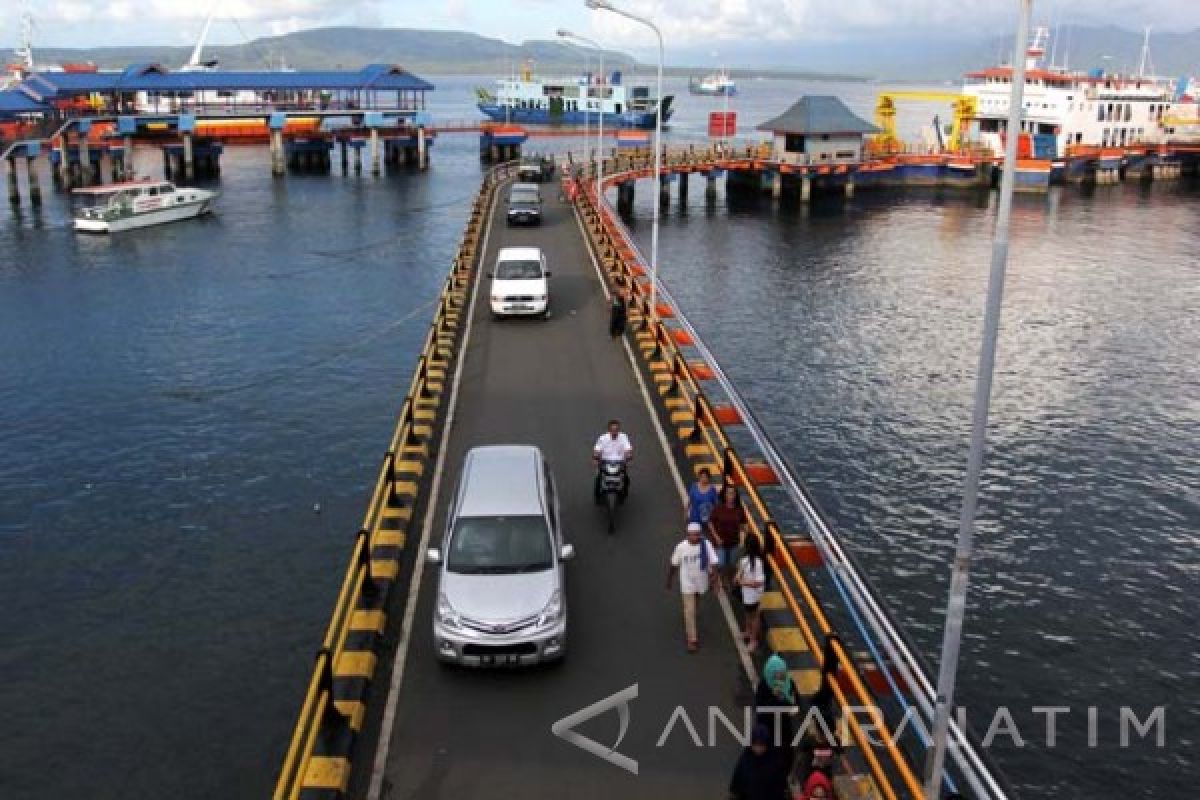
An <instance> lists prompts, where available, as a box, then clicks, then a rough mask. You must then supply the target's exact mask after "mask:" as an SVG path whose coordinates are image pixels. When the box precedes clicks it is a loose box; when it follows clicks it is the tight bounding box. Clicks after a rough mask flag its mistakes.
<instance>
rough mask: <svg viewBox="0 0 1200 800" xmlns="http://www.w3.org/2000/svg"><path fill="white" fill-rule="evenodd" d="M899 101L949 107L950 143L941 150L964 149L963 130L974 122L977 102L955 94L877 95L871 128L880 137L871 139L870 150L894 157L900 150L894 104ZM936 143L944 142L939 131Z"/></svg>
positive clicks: (891, 93) (968, 97) (965, 133)
mask: <svg viewBox="0 0 1200 800" xmlns="http://www.w3.org/2000/svg"><path fill="white" fill-rule="evenodd" d="M899 100H912V101H916V102H922V101H933V102H948V103H950V104H951V106H952V108H953V110H954V123H953V125H952V126H951V128H950V139H949V141H948V142H945V145H944V146H946V147H948V148H949V149H951V150H961V149H963V148H964V147H965V146H966V144H967V128H968V126H969V125H970V123H971V120H973V119H975V115H976V112H977V109H978V99H977V98H975V97H974V96H973V95H969V94H959V93H957V92H915V91H914V92H880V93H879V97H878V98H877V99H876V101H875V124H876V125H877V126H878V127H879V129H880V130H881V131H882V133H879V134H878V135H876V137H875V141H874V145H873V146H874V149H875V150H876V151H878V152H884V153H894V152H896V151H898V150H899V149H900V139H899V137H897V136H896V102H897V101H899ZM938 140H939V141H944V140H943V139H942V134H941V131H940V130H939V131H938Z"/></svg>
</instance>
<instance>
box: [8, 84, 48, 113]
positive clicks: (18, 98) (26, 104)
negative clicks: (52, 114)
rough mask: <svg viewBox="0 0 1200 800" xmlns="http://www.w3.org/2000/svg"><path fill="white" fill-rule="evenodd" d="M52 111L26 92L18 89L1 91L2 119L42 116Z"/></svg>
mask: <svg viewBox="0 0 1200 800" xmlns="http://www.w3.org/2000/svg"><path fill="white" fill-rule="evenodd" d="M49 110H50V109H49V108H48V107H47V106H46V105H45V104H44V103H39V102H38V101H37V100H35V99H33V98H32V97H30V96H29V95H27V94H26V93H25V92H20V91H17V90H16V89H5V90H3V91H0V119H9V118H12V117H16V116H20V115H22V114H41V113H44V112H46V111H49Z"/></svg>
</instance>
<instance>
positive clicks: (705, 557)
mask: <svg viewBox="0 0 1200 800" xmlns="http://www.w3.org/2000/svg"><path fill="white" fill-rule="evenodd" d="M676 572H678V573H679V592H680V595H681V596H682V598H683V629H684V634H685V635H686V637H687V649H688V652H689V653H694V652H696V650H697V649H699V647H700V639H699V636H698V635H697V632H696V601H697V599H698V598H699V597H700V596H701V595H703V594H705V593H706V592H707V591H708V586H709V583H710V582H715V583H717V584H718V585H719V584H720V577H719V574H718V573H717V554H716V551H715V550H713V546H712V543H711V542H709V541H708V540H707V539H705V538H704V528H703V527H702V526H701V525H700V523H698V522H692V523H689V524H688V526H687V537H686V538H685V539H684V540H683V541H682V542H680V543H679V544H677V545H675V550H674V551H673V552H672V553H671V563H670V566H669V567H668V568H667V590H668V591H669V590H670V589H671V585H672V583H673V582H674V580H675V573H676Z"/></svg>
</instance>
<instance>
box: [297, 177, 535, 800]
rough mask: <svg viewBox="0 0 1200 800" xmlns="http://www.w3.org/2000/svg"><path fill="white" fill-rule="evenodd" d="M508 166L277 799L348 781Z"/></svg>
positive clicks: (350, 579) (464, 255)
mask: <svg viewBox="0 0 1200 800" xmlns="http://www.w3.org/2000/svg"><path fill="white" fill-rule="evenodd" d="M512 169H513V165H512V164H501V165H498V166H497V167H495V168H493V169H492V170H490V171H489V172H488V173H487V174H486V175H485V177H484V179H483V183H482V185H481V187H480V189H479V193H478V194H477V195H476V197H475V201H474V203H473V204H472V206H471V213H470V218H469V219H468V221H467V226H466V231H465V233H464V235H463V238H462V241H461V243H460V244H459V247H458V251H457V253H456V255H455V257H454V261H453V264H452V266H451V269H450V274H449V275H448V276H447V278H446V282H445V285H444V286H443V287H442V291H441V294H440V295H439V297H438V299H437V301H436V310H435V312H434V317H433V322H432V323H431V325H430V327H429V333H428V335H426V337H425V342H424V345H423V346H422V347H421V353H420V355H419V356H418V358H417V366H416V369H415V370H414V372H413V377H412V381H411V383H410V384H409V387H408V392H407V394H406V396H405V398H404V403H403V404H402V405H401V407H400V414H399V417H398V419H397V421H396V428H395V432H394V433H393V435H392V440H391V444H390V445H389V447H388V450H387V453H386V454H385V455H384V457H383V463H382V464H381V465H380V468H379V476H378V478H377V479H376V481H375V489H374V492H373V493H372V494H371V499H370V501H369V502H368V504H367V511H366V514H365V515H364V517H363V522H362V527H361V528H359V530H358V532H357V534H356V535H355V537H354V544H353V545H352V547H351V549H350V560H349V564H348V565H347V567H346V575H345V577H344V578H343V580H342V585H341V589H340V590H339V592H338V595H337V600H336V602H335V604H334V608H333V615H332V617H331V619H330V621H329V625H328V627H327V628H326V631H325V638H324V639H323V640H322V642H321V647H320V649H318V650H317V657H316V663H315V664H314V665H313V672H312V677H311V678H310V679H309V682H308V689H307V691H306V692H305V694H304V700H303V702H302V704H301V706H300V714H299V718H298V719H297V721H296V726H295V729H294V731H293V733H292V737H291V741H290V743H289V744H288V748H287V752H286V754H285V756H284V759H283V766H282V769H281V770H280V774H279V779H278V781H277V782H276V785H275V793H274V795H273V797H274V800H318V799H319V798H336V797H340V796H341V795H342V794H343V793H344V792H345V791H346V788H347V786H348V785H349V782H350V774H351V772H350V770H351V763H352V757H353V751H354V743H355V740H356V738H357V736H358V734H359V732H360V731H361V730H362V727H363V721H364V718H365V716H366V702H367V696H368V691H369V689H370V684H371V680H372V678H373V677H374V676H375V673H376V667H377V660H378V652H379V645H380V642H381V640H382V637H383V633H384V630H385V629H386V626H387V609H388V607H389V606H388V597H389V595H390V593H391V590H392V588H393V587H394V586H395V584H396V582H397V579H398V578H399V576H400V573H401V569H400V567H401V556H402V555H403V553H404V549H405V545H406V543H407V541H408V538H409V530H410V526H411V525H412V524H413V520H414V508H416V507H417V506H418V503H419V500H420V495H421V492H422V486H423V481H422V478H423V477H424V476H425V472H426V465H427V464H429V463H430V458H431V455H432V453H431V447H432V443H433V441H434V435H435V432H436V430H437V428H438V427H439V423H440V420H441V419H442V418H443V415H442V413H441V412H442V399H443V397H445V396H447V395H446V381H447V379H448V377H449V375H450V371H451V368H452V366H453V364H454V362H455V360H456V358H457V357H458V349H459V346H460V342H461V339H462V333H461V332H462V329H463V328H464V327H465V325H466V319H465V317H466V314H467V312H468V307H469V297H470V293H471V287H472V285H473V281H474V280H475V277H476V275H477V272H478V266H479V260H480V258H481V257H482V253H481V247H482V239H483V234H484V230H485V229H486V227H487V222H488V215H489V212H490V209H491V205H492V198H493V196H494V193H495V191H496V188H497V186H499V185H500V184H501V183H502V182H503V181H504V180H506V179H507V178H508V177H509V175H510V172H511V170H512Z"/></svg>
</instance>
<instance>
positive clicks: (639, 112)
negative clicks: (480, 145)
mask: <svg viewBox="0 0 1200 800" xmlns="http://www.w3.org/2000/svg"><path fill="white" fill-rule="evenodd" d="M476 94H477V96H478V99H479V103H478V105H477V107H478V108H479V110H480V111H481V112H483V114H485V115H486V116H487V117H489V118H490V119H493V120H496V121H497V122H512V123H517V124H520V125H539V124H541V125H546V124H550V125H555V124H558V125H584V124H586V123H589V122H590V123H594V122H595V121H596V120H597V119H598V115H600V114H603V115H604V124H605V125H611V126H613V127H621V128H653V127H654V121H655V117H656V115H657V114H659V113H661V114H662V121H663V123H664V124H665V123H666V122H667V121H668V120H669V119H670V118H671V114H672V112H673V111H674V109H673V108H671V102H672V101H673V100H674V98H673V97H672V96H671V95H666V96H664V97H663V98H662V102H661V103H660V102H659V100H658V98H655V97H651V95H650V90H649V88H648V87H646V86H627V85H625V84H624V83H623V82H622V80H621V73H620V72H613V73H612V74H611V75H609V76H603V75H591V74H589V75H583V76H578V77H573V78H558V79H542V78H538V77H535V76H534V74H533V68H532V66H530V65H528V64H526V65H525V66H523V67H522V68H521V73H520V75H519V76H517V77H513V78H502V79H500V80H498V81H496V88H495V91H491V90H488V89H477V90H476Z"/></svg>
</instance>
